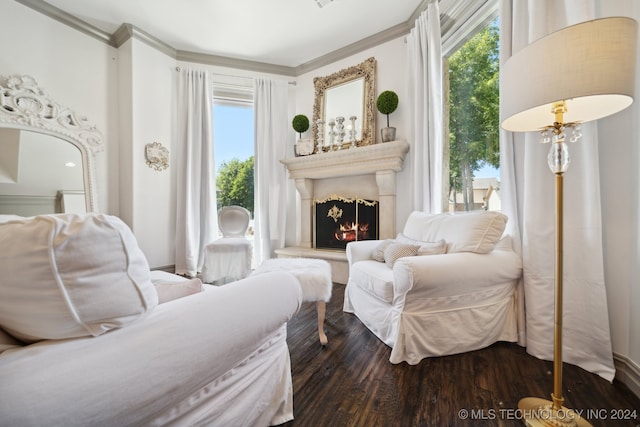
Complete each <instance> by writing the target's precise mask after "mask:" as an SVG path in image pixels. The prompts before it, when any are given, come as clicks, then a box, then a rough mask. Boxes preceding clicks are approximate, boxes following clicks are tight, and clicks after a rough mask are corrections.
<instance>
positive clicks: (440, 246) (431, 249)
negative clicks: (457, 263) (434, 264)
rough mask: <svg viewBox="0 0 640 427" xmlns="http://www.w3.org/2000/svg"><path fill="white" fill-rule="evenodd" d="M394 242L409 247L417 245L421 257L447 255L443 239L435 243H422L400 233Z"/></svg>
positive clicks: (445, 243)
mask: <svg viewBox="0 0 640 427" xmlns="http://www.w3.org/2000/svg"><path fill="white" fill-rule="evenodd" d="M396 241H397V242H400V243H408V244H410V245H418V246H420V248H419V249H418V254H417V255H419V256H421V255H440V254H446V253H447V242H446V241H445V240H444V239H440V240H438V241H436V242H423V241H422V240H415V239H412V238H410V237H407V236H405V235H404V234H402V233H398V236H397V237H396Z"/></svg>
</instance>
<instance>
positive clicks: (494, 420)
mask: <svg viewBox="0 0 640 427" xmlns="http://www.w3.org/2000/svg"><path fill="white" fill-rule="evenodd" d="M343 297H344V285H339V284H334V287H333V297H332V299H331V302H330V303H329V304H328V305H327V321H326V323H325V330H326V332H327V335H328V337H329V344H328V345H327V346H326V347H322V346H321V345H320V343H319V342H318V335H317V332H316V312H315V304H313V303H305V304H304V305H303V307H302V309H301V311H300V312H299V313H298V314H297V315H296V316H295V317H294V318H293V319H292V321H290V322H289V326H288V340H287V341H288V343H289V350H290V353H291V364H292V373H293V389H294V416H295V419H294V420H293V421H290V422H288V423H285V424H283V425H282V426H283V427H307V426H311V427H315V426H327V427H329V426H330V427H338V426H349V427H356V426H358V427H359V426H367V427H377V426H385V427H386V426H407V427H414V426H438V427H439V426H487V427H489V426H522V425H523V422H522V420H521V413H520V412H519V411H516V408H517V407H518V406H517V405H518V400H520V398H523V397H528V396H532V397H540V398H545V399H548V398H549V396H550V393H551V392H552V391H553V372H552V371H553V364H552V363H551V362H547V361H542V360H539V359H536V358H535V357H532V356H530V355H528V354H527V353H526V351H525V350H524V349H523V348H522V347H520V346H518V345H517V344H513V343H497V344H495V345H493V346H491V347H489V348H487V349H483V350H478V351H474V352H470V353H465V354H460V355H453V356H446V357H437V358H429V359H425V360H423V361H422V362H421V363H420V364H418V365H416V366H410V365H408V364H406V363H402V364H399V365H392V364H391V363H389V355H390V353H391V350H390V349H389V348H388V347H387V346H386V345H385V344H384V343H382V342H381V341H380V340H378V339H377V338H376V337H375V336H374V335H373V334H372V333H371V332H369V331H368V329H366V328H365V327H364V326H363V325H362V323H361V322H360V321H359V320H358V318H357V317H355V316H354V315H352V314H348V313H344V312H343V311H342V301H343ZM563 371H564V375H563V385H564V398H565V406H567V407H569V408H572V409H574V410H578V411H579V410H584V411H585V412H584V413H583V414H584V415H586V418H587V419H588V420H589V421H590V422H591V424H592V425H593V426H630V427H638V426H640V399H639V398H638V397H637V396H635V395H634V394H633V393H632V392H631V391H629V389H628V388H627V387H626V386H625V385H624V384H621V383H619V382H617V381H616V382H614V384H610V383H609V382H607V381H605V380H603V379H602V378H600V377H598V376H597V375H594V374H591V373H589V372H586V371H584V370H582V369H580V368H578V367H576V366H572V365H567V364H565V365H564V367H563ZM587 410H589V411H590V412H589V413H588V414H587V413H586V411H587ZM465 411H466V412H465ZM634 411H635V412H634ZM634 414H635V415H634ZM615 416H618V418H623V419H622V420H614V419H613V418H614V417H615Z"/></svg>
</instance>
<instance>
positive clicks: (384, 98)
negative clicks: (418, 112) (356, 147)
mask: <svg viewBox="0 0 640 427" xmlns="http://www.w3.org/2000/svg"><path fill="white" fill-rule="evenodd" d="M376 107H377V108H378V111H379V112H381V113H382V114H386V115H387V127H386V128H382V129H380V133H381V136H382V142H388V141H393V140H395V139H396V128H394V127H390V126H389V114H391V113H393V112H394V111H396V108H398V94H396V93H395V92H394V91H392V90H385V91H384V92H382V93H381V94H380V95H378V100H377V101H376Z"/></svg>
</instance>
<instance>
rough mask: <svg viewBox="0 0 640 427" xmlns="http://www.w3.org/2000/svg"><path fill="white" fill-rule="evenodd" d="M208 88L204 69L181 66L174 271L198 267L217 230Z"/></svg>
mask: <svg viewBox="0 0 640 427" xmlns="http://www.w3.org/2000/svg"><path fill="white" fill-rule="evenodd" d="M212 103H213V88H212V86H211V82H210V78H209V74H208V73H207V72H205V71H198V70H181V71H180V74H179V81H178V103H177V106H178V111H177V117H178V139H177V147H176V151H177V153H176V154H177V156H176V158H177V181H178V183H177V197H176V209H177V210H176V273H177V274H183V275H187V276H191V277H193V276H195V275H196V274H197V272H198V271H201V270H202V264H203V262H204V247H205V245H206V244H208V243H210V242H211V241H212V240H213V238H214V237H215V235H216V234H215V233H216V232H217V230H218V216H217V211H216V192H215V171H214V161H213V123H212V122H213V116H212V114H213V113H212Z"/></svg>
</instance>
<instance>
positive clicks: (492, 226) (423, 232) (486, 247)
mask: <svg viewBox="0 0 640 427" xmlns="http://www.w3.org/2000/svg"><path fill="white" fill-rule="evenodd" d="M506 224H507V216H506V215H505V214H503V213H501V212H495V211H478V212H465V213H458V214H429V213H425V212H419V211H415V212H412V213H411V215H409V218H408V219H407V222H406V223H405V226H404V230H403V231H402V233H403V234H404V235H405V236H407V237H409V238H411V239H415V240H422V241H427V242H437V241H439V240H441V239H444V240H445V241H446V242H447V253H455V252H474V253H479V254H486V253H489V252H491V251H492V250H493V248H494V247H495V246H496V243H498V241H499V240H500V238H501V237H502V233H503V232H504V229H505V226H506Z"/></svg>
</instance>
